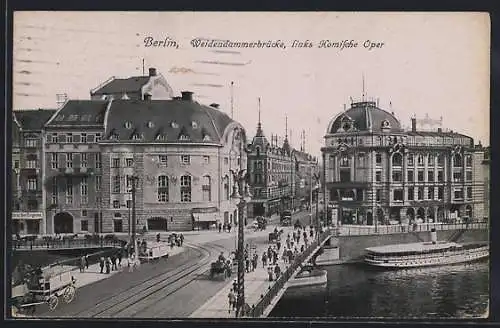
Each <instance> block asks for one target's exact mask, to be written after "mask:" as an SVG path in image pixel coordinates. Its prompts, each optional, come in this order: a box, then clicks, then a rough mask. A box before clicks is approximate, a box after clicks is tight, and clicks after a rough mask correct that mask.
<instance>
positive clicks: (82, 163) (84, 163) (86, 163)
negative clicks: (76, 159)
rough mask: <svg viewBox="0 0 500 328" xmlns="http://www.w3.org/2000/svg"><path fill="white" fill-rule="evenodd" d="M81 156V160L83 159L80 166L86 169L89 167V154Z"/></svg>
mask: <svg viewBox="0 0 500 328" xmlns="http://www.w3.org/2000/svg"><path fill="white" fill-rule="evenodd" d="M80 155H81V156H80V158H81V162H80V166H81V167H83V168H86V167H87V166H88V165H89V162H88V154H87V153H81V154H80Z"/></svg>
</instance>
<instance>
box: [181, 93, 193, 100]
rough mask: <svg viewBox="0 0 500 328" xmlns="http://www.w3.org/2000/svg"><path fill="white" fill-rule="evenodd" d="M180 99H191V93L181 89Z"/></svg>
mask: <svg viewBox="0 0 500 328" xmlns="http://www.w3.org/2000/svg"><path fill="white" fill-rule="evenodd" d="M181 95H182V96H181V99H182V100H185V101H193V93H192V92H191V91H182V92H181Z"/></svg>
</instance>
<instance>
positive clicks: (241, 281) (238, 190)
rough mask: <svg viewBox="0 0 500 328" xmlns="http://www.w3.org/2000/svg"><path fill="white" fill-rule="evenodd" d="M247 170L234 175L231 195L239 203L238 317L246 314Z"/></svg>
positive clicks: (248, 197)
mask: <svg viewBox="0 0 500 328" xmlns="http://www.w3.org/2000/svg"><path fill="white" fill-rule="evenodd" d="M244 171H245V170H240V171H239V172H238V173H235V172H234V171H232V170H231V172H232V173H233V178H234V186H233V194H232V195H231V196H232V198H233V199H234V200H235V201H238V249H237V251H236V256H237V259H238V290H237V291H236V294H237V305H238V306H237V308H236V316H237V317H238V316H242V315H243V314H244V306H245V256H244V255H245V252H244V249H245V236H244V234H245V214H246V203H247V201H248V200H249V199H250V193H249V191H248V185H247V184H246V179H245V175H244Z"/></svg>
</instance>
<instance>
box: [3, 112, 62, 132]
mask: <svg viewBox="0 0 500 328" xmlns="http://www.w3.org/2000/svg"><path fill="white" fill-rule="evenodd" d="M55 112H56V110H55V109H41V108H40V109H25V110H15V111H13V112H12V115H13V119H14V122H16V125H18V126H19V128H21V129H22V130H24V131H41V130H42V128H43V126H44V125H45V123H46V122H47V121H48V120H49V119H50V118H51V117H52V115H54V113H55Z"/></svg>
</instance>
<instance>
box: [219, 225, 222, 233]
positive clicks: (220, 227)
mask: <svg viewBox="0 0 500 328" xmlns="http://www.w3.org/2000/svg"><path fill="white" fill-rule="evenodd" d="M221 232H222V223H219V233H221Z"/></svg>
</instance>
